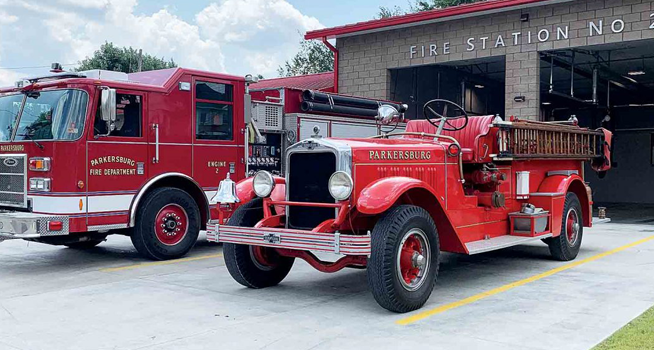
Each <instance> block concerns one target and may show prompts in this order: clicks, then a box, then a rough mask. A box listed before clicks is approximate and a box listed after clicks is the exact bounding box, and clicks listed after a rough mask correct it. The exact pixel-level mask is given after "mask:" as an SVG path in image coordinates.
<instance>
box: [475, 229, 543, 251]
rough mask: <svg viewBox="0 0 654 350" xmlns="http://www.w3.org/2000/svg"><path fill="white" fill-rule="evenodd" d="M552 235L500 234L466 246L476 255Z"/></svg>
mask: <svg viewBox="0 0 654 350" xmlns="http://www.w3.org/2000/svg"><path fill="white" fill-rule="evenodd" d="M550 237H552V234H551V233H548V234H546V235H542V236H537V237H520V236H508V235H507V236H499V237H495V238H491V239H484V240H481V241H475V242H470V243H466V248H468V254H470V255H475V254H481V253H486V252H491V251H493V250H499V249H504V248H508V247H513V246H516V245H521V244H525V243H529V242H535V241H540V240H541V239H545V238H550Z"/></svg>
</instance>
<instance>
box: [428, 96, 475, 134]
mask: <svg viewBox="0 0 654 350" xmlns="http://www.w3.org/2000/svg"><path fill="white" fill-rule="evenodd" d="M422 112H423V114H424V115H425V119H427V121H428V122H429V123H430V124H431V125H433V126H435V127H436V129H437V130H439V131H442V130H445V131H459V130H463V129H465V127H466V126H468V119H469V117H468V113H467V112H466V111H465V109H463V107H461V106H459V105H458V104H456V103H454V102H452V101H448V100H440V99H436V100H431V101H429V102H427V103H426V104H425V107H424V108H423V109H422ZM450 115H452V116H450ZM461 118H465V122H464V123H463V124H461V125H453V124H452V123H450V121H452V120H456V119H461Z"/></svg>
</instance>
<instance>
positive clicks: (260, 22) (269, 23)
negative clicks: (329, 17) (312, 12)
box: [196, 0, 323, 41]
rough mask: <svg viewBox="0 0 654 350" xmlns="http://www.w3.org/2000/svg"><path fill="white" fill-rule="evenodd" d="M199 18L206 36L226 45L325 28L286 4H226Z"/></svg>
mask: <svg viewBox="0 0 654 350" xmlns="http://www.w3.org/2000/svg"><path fill="white" fill-rule="evenodd" d="M196 18H197V22H198V24H199V25H200V27H201V28H202V30H203V31H204V32H206V33H207V34H208V35H210V36H214V37H218V38H220V39H222V40H225V41H245V40H248V39H251V38H252V37H254V36H256V35H258V34H261V33H262V32H264V33H265V32H270V31H273V32H275V34H282V35H285V36H288V35H289V34H290V35H291V36H293V37H296V36H297V33H298V31H301V32H304V31H307V30H313V29H318V28H322V27H323V26H322V25H321V24H320V22H319V21H318V20H317V19H316V18H314V17H309V16H305V15H303V14H302V13H301V12H300V11H298V10H297V9H296V8H295V7H293V5H291V4H289V3H288V2H286V1H285V0H225V1H223V2H222V3H220V4H217V3H214V4H211V5H209V6H208V7H207V8H205V9H204V10H202V11H201V12H200V13H198V15H197V16H196Z"/></svg>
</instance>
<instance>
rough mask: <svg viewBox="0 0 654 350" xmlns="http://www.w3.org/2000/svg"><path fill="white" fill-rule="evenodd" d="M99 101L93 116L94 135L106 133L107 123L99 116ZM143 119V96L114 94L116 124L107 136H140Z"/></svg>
mask: <svg viewBox="0 0 654 350" xmlns="http://www.w3.org/2000/svg"><path fill="white" fill-rule="evenodd" d="M99 108H100V103H98V110H97V111H96V117H95V123H94V128H95V132H94V133H95V135H106V134H107V123H105V122H104V121H102V119H101V118H100V110H99ZM142 120H143V97H142V96H140V95H131V94H116V124H115V128H114V130H113V131H112V132H111V133H110V134H109V136H115V137H141V121H142Z"/></svg>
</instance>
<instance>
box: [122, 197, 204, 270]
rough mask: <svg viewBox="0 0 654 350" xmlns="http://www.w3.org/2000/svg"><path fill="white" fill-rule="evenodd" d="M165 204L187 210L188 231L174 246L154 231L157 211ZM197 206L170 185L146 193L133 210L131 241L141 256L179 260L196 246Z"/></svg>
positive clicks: (198, 231)
mask: <svg viewBox="0 0 654 350" xmlns="http://www.w3.org/2000/svg"><path fill="white" fill-rule="evenodd" d="M168 204H177V205H179V206H180V207H182V208H183V209H184V211H186V214H187V216H188V231H187V233H186V236H184V238H183V239H182V240H181V241H180V242H178V243H177V244H175V245H165V244H163V243H162V242H161V241H159V239H158V238H157V235H156V233H155V232H154V229H153V228H154V222H155V220H156V216H157V214H158V213H159V211H160V210H161V209H162V208H163V207H165V206H166V205H168ZM200 220H201V216H200V209H199V208H198V205H197V203H196V202H195V200H194V199H193V197H191V195H189V194H188V193H186V192H184V191H182V190H180V189H177V188H173V187H161V188H156V189H154V190H152V192H150V193H148V194H147V195H146V196H145V197H144V198H143V201H142V202H141V205H140V206H139V208H138V210H137V213H136V225H135V226H134V229H133V230H132V234H131V236H130V237H131V239H132V244H134V247H135V248H136V250H137V251H138V252H139V253H140V254H141V255H143V256H144V257H146V258H148V259H151V260H170V259H178V258H181V257H183V256H184V255H186V254H187V253H188V252H189V251H190V250H191V249H192V248H193V246H195V243H197V241H198V236H199V234H200Z"/></svg>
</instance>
